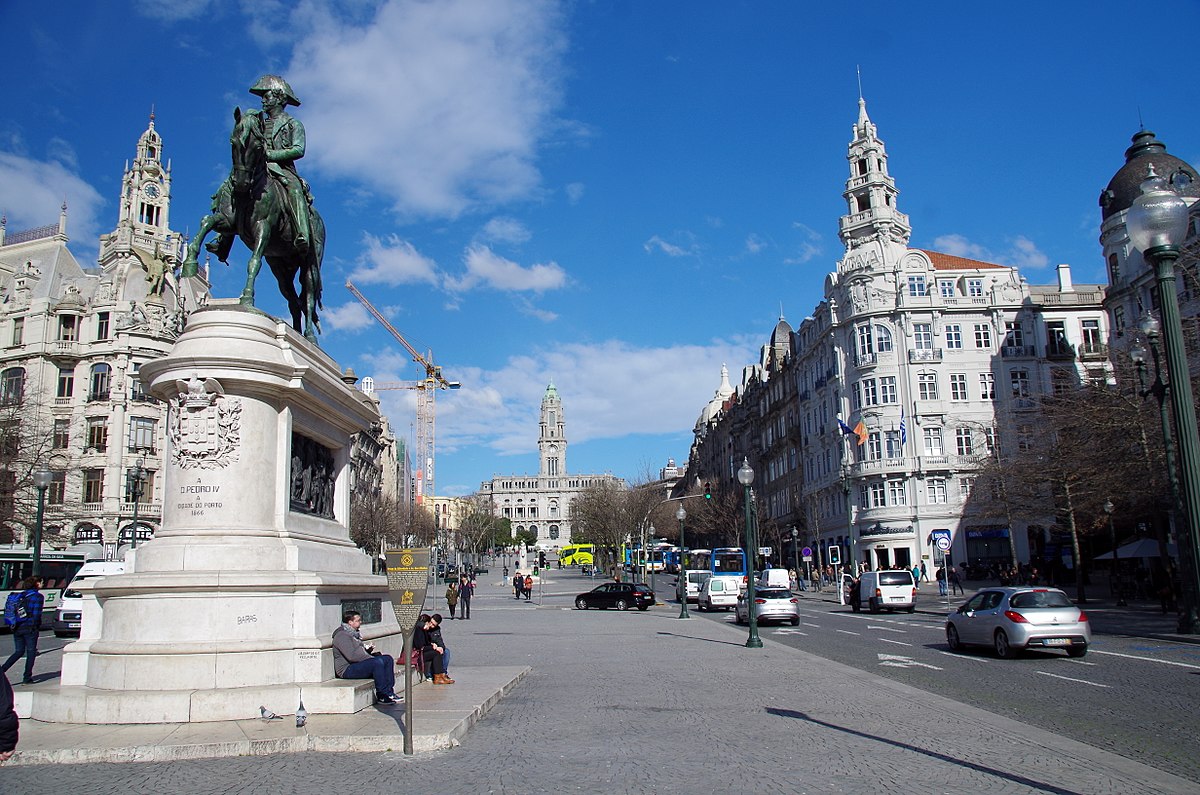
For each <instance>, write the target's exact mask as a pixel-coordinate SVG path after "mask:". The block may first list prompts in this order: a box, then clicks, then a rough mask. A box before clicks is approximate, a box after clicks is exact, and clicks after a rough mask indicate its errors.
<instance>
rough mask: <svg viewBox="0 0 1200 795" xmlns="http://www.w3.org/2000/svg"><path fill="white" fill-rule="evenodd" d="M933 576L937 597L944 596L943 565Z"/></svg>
mask: <svg viewBox="0 0 1200 795" xmlns="http://www.w3.org/2000/svg"><path fill="white" fill-rule="evenodd" d="M933 576H934V579H936V580H937V584H938V596H945V595H946V567H945V566H944V565H942V566H938V570H937V572H935V573H934V575H933Z"/></svg>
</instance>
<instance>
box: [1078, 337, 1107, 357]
mask: <svg viewBox="0 0 1200 795" xmlns="http://www.w3.org/2000/svg"><path fill="white" fill-rule="evenodd" d="M1079 358H1080V359H1083V360H1085V361H1099V360H1103V359H1107V358H1108V346H1107V345H1105V344H1104V343H1101V342H1084V343H1081V344H1080V346H1079Z"/></svg>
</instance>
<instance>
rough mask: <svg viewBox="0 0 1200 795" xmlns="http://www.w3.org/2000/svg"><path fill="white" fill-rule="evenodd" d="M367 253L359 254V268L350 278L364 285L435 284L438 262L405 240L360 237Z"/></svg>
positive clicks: (392, 237)
mask: <svg viewBox="0 0 1200 795" xmlns="http://www.w3.org/2000/svg"><path fill="white" fill-rule="evenodd" d="M363 245H364V246H365V247H366V250H365V251H363V253H362V254H360V255H359V258H358V266H357V267H356V268H355V269H354V270H353V271H352V272H351V273H350V279H351V280H352V281H356V282H362V283H363V284H387V285H391V286H393V287H394V286H396V285H401V284H419V283H422V282H424V283H428V284H437V283H438V279H439V276H438V269H437V263H436V262H434V261H433V260H431V259H429V258H428V257H426V256H424V255H423V254H421V253H420V252H419V251H417V249H416V247H415V246H413V244H412V243H409V242H408V241H407V240H401V239H400V238H399V237H397V236H396V235H388V236H387V237H386V238H384V239H380V238H378V237H376V236H374V235H371V234H364V235H363Z"/></svg>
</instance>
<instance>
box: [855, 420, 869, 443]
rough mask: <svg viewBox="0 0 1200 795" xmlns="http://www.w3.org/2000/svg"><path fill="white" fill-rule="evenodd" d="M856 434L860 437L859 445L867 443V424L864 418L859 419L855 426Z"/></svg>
mask: <svg viewBox="0 0 1200 795" xmlns="http://www.w3.org/2000/svg"><path fill="white" fill-rule="evenodd" d="M854 435H855V436H857V437H858V446H859V447H862V446H863V445H864V444H866V443H867V426H866V425H864V424H863V421H862V420H859V421H858V425H855V426H854Z"/></svg>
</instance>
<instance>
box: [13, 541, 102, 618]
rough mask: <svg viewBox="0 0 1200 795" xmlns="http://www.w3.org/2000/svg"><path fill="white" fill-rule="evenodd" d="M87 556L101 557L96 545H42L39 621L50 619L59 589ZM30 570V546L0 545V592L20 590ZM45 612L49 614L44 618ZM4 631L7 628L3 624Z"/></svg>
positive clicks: (59, 592) (100, 549) (100, 548)
mask: <svg viewBox="0 0 1200 795" xmlns="http://www.w3.org/2000/svg"><path fill="white" fill-rule="evenodd" d="M89 560H104V550H103V548H102V547H100V546H98V545H97V546H94V547H93V546H89V547H75V548H73V549H70V550H61V549H43V550H42V555H41V566H40V568H41V572H40V575H39V576H41V578H42V596H44V597H45V598H46V603H45V605H44V606H43V607H42V624H43V625H46V624H48V623H52V622H53V621H54V614H55V611H56V610H57V609H58V603H59V601H60V600H61V599H62V592H63V589H64V588H66V587H67V584H68V583H69V582H71V580H72V579H73V578H74V577H75V574H76V573H77V572H78V571H79V570H80V569H81V568H82V567H83V564H84V563H86V562H87V561H89ZM31 574H33V550H32V549H30V548H29V547H18V546H15V545H14V546H3V547H0V596H3V598H4V599H8V595H9V594H10V593H12V592H13V591H20V590H21V581H22V580H24V579H25V578H26V577H28V576H29V575H31ZM47 616H49V618H47ZM4 631H6V632H7V631H8V629H7V628H5V630H4Z"/></svg>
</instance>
